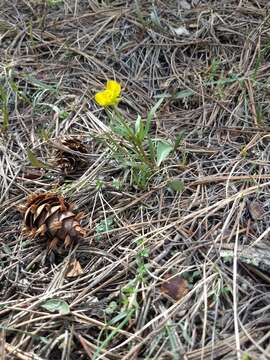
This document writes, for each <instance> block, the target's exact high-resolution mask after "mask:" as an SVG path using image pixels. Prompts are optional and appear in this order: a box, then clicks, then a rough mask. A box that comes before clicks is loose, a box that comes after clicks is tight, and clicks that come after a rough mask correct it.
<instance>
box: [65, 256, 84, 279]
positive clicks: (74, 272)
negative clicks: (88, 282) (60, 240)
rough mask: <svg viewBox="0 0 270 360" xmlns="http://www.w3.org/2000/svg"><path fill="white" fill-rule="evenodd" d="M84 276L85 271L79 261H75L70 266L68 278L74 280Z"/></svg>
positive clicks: (67, 273)
mask: <svg viewBox="0 0 270 360" xmlns="http://www.w3.org/2000/svg"><path fill="white" fill-rule="evenodd" d="M82 274H83V269H82V267H81V264H80V262H79V261H78V260H73V261H71V263H70V264H69V266H68V269H67V272H66V277H67V278H72V277H76V276H79V275H82Z"/></svg>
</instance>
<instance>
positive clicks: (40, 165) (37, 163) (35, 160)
mask: <svg viewBox="0 0 270 360" xmlns="http://www.w3.org/2000/svg"><path fill="white" fill-rule="evenodd" d="M27 157H28V160H29V162H30V164H31V165H32V166H33V167H35V168H42V169H48V168H49V165H47V164H45V163H44V162H42V161H40V160H38V158H37V157H36V155H35V154H34V153H33V152H32V151H31V150H30V149H28V150H27Z"/></svg>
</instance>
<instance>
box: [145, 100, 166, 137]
mask: <svg viewBox="0 0 270 360" xmlns="http://www.w3.org/2000/svg"><path fill="white" fill-rule="evenodd" d="M163 100H164V98H161V99H159V100H158V102H157V103H156V104H155V105H154V106H153V107H152V109H151V110H150V111H149V113H148V115H147V120H146V125H145V135H148V133H149V130H150V125H151V121H152V119H153V117H154V115H155V113H156V111H157V109H158V108H159V107H160V105H161V104H162V102H163Z"/></svg>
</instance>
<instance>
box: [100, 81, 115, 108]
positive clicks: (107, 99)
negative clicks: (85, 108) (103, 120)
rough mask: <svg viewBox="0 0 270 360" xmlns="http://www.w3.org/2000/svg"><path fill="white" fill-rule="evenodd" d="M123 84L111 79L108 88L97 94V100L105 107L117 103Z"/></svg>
mask: <svg viewBox="0 0 270 360" xmlns="http://www.w3.org/2000/svg"><path fill="white" fill-rule="evenodd" d="M120 93H121V85H120V84H119V83H118V82H117V81H115V80H109V81H107V84H106V89H105V90H104V91H101V92H99V93H97V94H96V95H95V100H96V102H97V103H98V104H99V105H100V106H103V107H106V106H114V105H117V104H118V103H119V101H120V97H119V96H120Z"/></svg>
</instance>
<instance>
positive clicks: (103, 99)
mask: <svg viewBox="0 0 270 360" xmlns="http://www.w3.org/2000/svg"><path fill="white" fill-rule="evenodd" d="M95 100H96V102H97V103H98V104H99V105H100V106H109V105H111V101H112V94H111V92H110V91H108V90H104V91H101V92H99V93H97V94H96V95H95Z"/></svg>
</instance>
